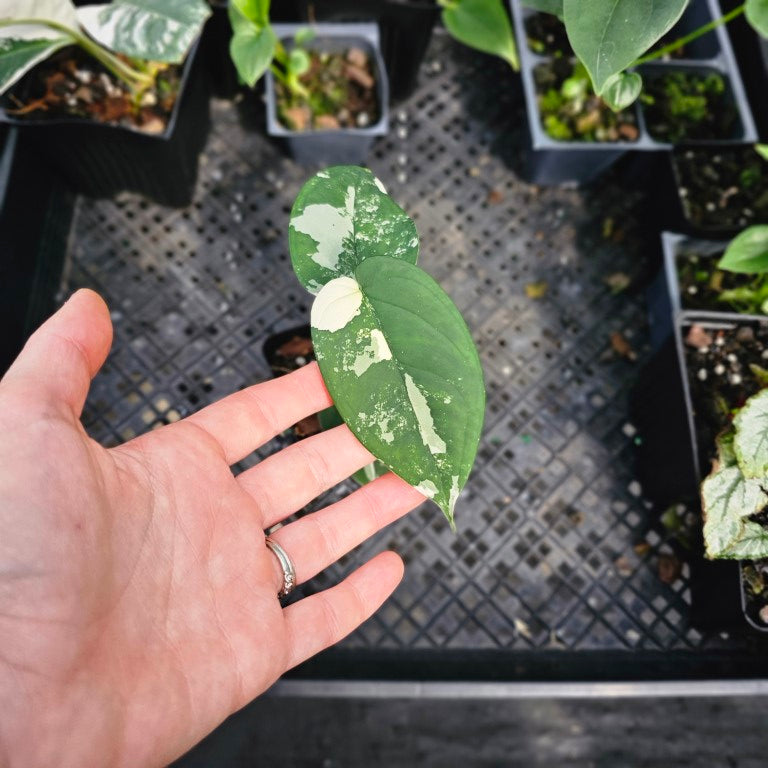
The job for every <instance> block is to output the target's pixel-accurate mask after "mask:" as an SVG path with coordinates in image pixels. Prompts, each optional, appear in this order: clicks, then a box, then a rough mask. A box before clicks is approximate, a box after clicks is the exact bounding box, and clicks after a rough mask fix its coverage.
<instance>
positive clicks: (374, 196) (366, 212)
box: [288, 165, 419, 293]
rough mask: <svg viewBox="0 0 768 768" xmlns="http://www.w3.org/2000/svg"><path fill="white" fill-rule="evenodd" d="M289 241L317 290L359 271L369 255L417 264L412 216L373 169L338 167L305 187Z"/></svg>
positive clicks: (305, 280)
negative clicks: (330, 281) (329, 282)
mask: <svg viewBox="0 0 768 768" xmlns="http://www.w3.org/2000/svg"><path fill="white" fill-rule="evenodd" d="M288 245H289V248H290V251H291V261H292V262H293V269H294V271H295V272H296V275H297V277H298V278H299V280H300V281H301V283H302V285H303V286H304V287H305V288H306V289H307V290H308V291H310V292H311V293H317V292H318V291H319V290H320V289H321V288H322V287H323V286H324V285H325V284H326V283H327V282H328V281H329V280H333V279H334V278H336V277H340V276H341V275H347V276H352V275H354V271H355V268H356V267H357V265H358V264H360V263H361V262H362V261H363V259H367V258H369V257H371V256H390V257H392V258H395V259H404V260H406V261H409V262H410V263H412V264H415V263H416V259H417V258H418V255H419V238H418V235H417V234H416V226H415V225H414V223H413V222H412V221H411V219H410V218H409V217H408V215H407V214H406V213H405V212H404V211H403V209H402V208H400V206H399V205H397V204H396V203H395V202H394V201H393V200H392V198H390V197H389V195H387V194H386V192H385V191H384V187H383V185H382V184H381V182H380V181H379V180H378V179H377V178H376V177H375V176H374V175H373V174H372V173H371V172H370V171H369V170H368V169H367V168H359V167H357V166H347V165H344V166H335V167H332V168H326V169H325V170H324V171H320V172H319V173H317V174H315V176H313V177H312V178H311V179H310V180H309V181H307V183H306V184H304V186H303V187H302V188H301V191H300V192H299V194H298V197H297V198H296V201H295V202H294V204H293V209H292V210H291V221H290V226H289V228H288Z"/></svg>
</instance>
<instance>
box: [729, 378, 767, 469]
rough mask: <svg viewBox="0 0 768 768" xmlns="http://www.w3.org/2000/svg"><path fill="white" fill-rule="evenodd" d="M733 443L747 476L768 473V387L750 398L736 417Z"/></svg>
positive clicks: (741, 466)
mask: <svg viewBox="0 0 768 768" xmlns="http://www.w3.org/2000/svg"><path fill="white" fill-rule="evenodd" d="M733 426H734V428H735V430H736V436H735V438H734V440H733V447H734V450H735V451H736V458H737V459H738V462H739V467H740V468H741V471H742V472H743V473H744V477H754V478H757V479H760V480H763V481H765V478H766V477H768V389H764V390H762V391H761V392H758V393H757V394H756V395H753V396H752V397H750V398H749V400H747V402H746V403H745V405H744V407H743V408H742V409H741V410H740V411H739V412H738V413H737V414H736V418H735V419H734V420H733Z"/></svg>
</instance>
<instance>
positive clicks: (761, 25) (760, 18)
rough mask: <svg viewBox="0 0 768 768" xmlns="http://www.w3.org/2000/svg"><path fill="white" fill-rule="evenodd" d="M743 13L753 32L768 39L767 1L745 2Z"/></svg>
mask: <svg viewBox="0 0 768 768" xmlns="http://www.w3.org/2000/svg"><path fill="white" fill-rule="evenodd" d="M744 13H745V14H746V17H747V21H748V22H749V23H750V25H751V26H752V28H753V29H754V30H755V32H757V34H758V35H761V36H762V37H768V0H747V2H746V3H745V7H744Z"/></svg>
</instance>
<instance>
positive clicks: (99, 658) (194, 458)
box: [0, 290, 424, 768]
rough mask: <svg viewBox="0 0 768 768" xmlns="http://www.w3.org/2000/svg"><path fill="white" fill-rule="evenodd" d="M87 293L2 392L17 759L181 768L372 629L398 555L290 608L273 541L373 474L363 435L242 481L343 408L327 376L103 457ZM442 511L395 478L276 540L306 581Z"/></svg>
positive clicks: (294, 380) (228, 402) (1, 511)
mask: <svg viewBox="0 0 768 768" xmlns="http://www.w3.org/2000/svg"><path fill="white" fill-rule="evenodd" d="M111 339H112V328H111V324H110V320H109V315H108V312H107V309H106V306H105V305H104V302H103V301H102V300H101V299H100V298H99V297H98V296H97V295H96V294H94V293H93V292H91V291H86V290H83V291H79V292H78V293H76V294H75V295H74V296H73V297H72V298H71V299H70V301H69V302H68V303H67V304H66V305H65V306H64V307H63V308H62V309H61V310H60V311H59V312H58V313H57V314H56V315H54V316H53V317H52V318H51V319H50V320H49V321H48V322H47V323H45V325H43V326H42V327H41V329H40V330H38V331H37V333H35V334H34V335H33V336H32V338H31V339H30V340H29V342H28V344H27V346H26V347H25V348H24V350H23V352H22V353H21V355H20V356H19V358H18V359H17V360H16V362H15V363H14V365H13V366H12V367H11V368H10V369H9V371H8V373H7V374H6V376H5V378H3V380H2V382H0V435H2V444H0V526H1V527H0V530H1V531H2V534H0V707H1V709H0V711H2V717H0V764H2V765H9V766H12V765H23V766H25V767H27V766H38V765H40V766H43V765H44V766H51V765H56V766H60V767H61V768H63V767H64V766H68V765H76V766H92V765H130V766H132V767H133V766H155V765H164V764H166V763H167V762H169V761H170V760H172V759H173V758H175V757H177V756H178V755H180V754H182V753H183V752H184V751H185V750H187V749H188V748H189V747H191V746H192V745H193V744H194V743H196V742H197V741H198V740H200V739H201V738H202V737H203V736H204V735H205V734H206V733H208V732H209V731H211V730H212V729H213V728H214V727H215V726H216V725H217V724H218V723H220V722H221V721H222V720H223V719H224V718H225V717H227V716H228V715H229V714H230V713H232V712H234V711H235V710H237V709H239V708H240V707H242V706H244V705H245V704H246V703H247V702H248V701H250V700H251V699H253V698H254V697H256V696H257V695H258V694H259V693H261V692H262V691H264V690H265V689H266V688H268V687H269V686H270V685H271V684H272V683H273V682H274V681H275V680H277V678H278V677H279V676H280V675H281V674H282V673H283V672H284V671H285V670H287V669H289V668H290V667H293V666H295V665H296V664H298V663H300V662H301V661H303V660H304V659H306V658H308V657H309V656H312V655H313V654H315V653H317V652H318V651H320V650H322V649H323V648H326V647H327V646H329V645H331V644H333V643H335V642H336V641H338V640H339V639H341V638H342V637H343V636H344V635H346V634H347V633H349V632H350V631H352V630H353V629H355V628H356V627H357V626H358V625H359V624H360V623H362V622H363V621H364V620H365V619H366V618H367V617H368V616H370V615H371V614H372V613H373V612H374V611H375V610H376V609H377V608H378V607H379V606H380V605H381V603H382V602H383V601H384V600H385V599H386V598H387V597H388V596H389V595H390V594H391V592H392V591H393V590H394V588H395V587H396V585H397V584H398V582H399V580H400V578H401V576H402V568H403V566H402V561H401V560H400V558H399V557H398V556H397V555H396V554H394V553H391V552H385V553H382V554H380V555H379V556H377V557H375V558H373V559H372V560H371V561H370V562H368V563H367V564H366V565H364V566H363V567H361V568H360V569H359V570H358V571H356V572H355V573H353V574H352V575H351V576H349V577H348V578H347V579H346V580H345V581H344V582H342V583H341V584H339V585H338V586H335V587H333V588H332V589H329V590H327V591H325V592H323V593H320V594H316V595H313V596H310V597H307V598H305V599H303V600H300V601H298V602H296V603H295V604H293V605H290V606H288V607H286V608H282V607H281V605H280V602H279V601H278V599H277V592H278V590H279V588H280V587H281V586H282V583H283V571H282V569H281V567H280V565H279V563H278V561H277V558H276V557H275V555H274V554H273V553H272V552H271V551H269V550H268V549H267V547H266V546H265V536H264V530H265V529H267V528H269V527H271V526H273V525H275V524H276V523H278V522H279V521H281V520H283V519H284V518H286V517H287V516H289V515H290V514H291V513H293V512H294V511H296V510H297V509H300V508H301V507H302V506H303V505H305V504H306V503H307V502H309V501H310V500H311V499H312V498H314V497H315V496H317V495H318V494H320V493H321V492H322V491H324V490H326V489H328V488H330V487H332V486H333V485H335V484H336V483H338V482H339V481H341V480H342V479H343V478H345V477H347V476H348V475H350V474H351V473H352V472H354V471H356V470H357V469H359V468H360V467H362V466H364V465H366V464H367V463H369V462H370V461H372V456H371V454H369V453H368V452H367V451H366V450H365V449H364V448H363V447H362V446H361V445H360V443H358V442H357V440H356V439H355V438H354V437H353V435H352V433H351V432H350V431H349V430H348V428H347V427H346V426H341V427H337V428H336V429H333V430H331V431H329V432H325V433H322V434H320V435H316V436H314V437H310V438H308V439H306V440H304V441H302V442H300V443H297V444H295V445H292V446H291V447H289V448H286V449H285V450H283V451H281V452H280V453H278V454H276V455H274V456H271V457H269V458H267V459H265V460H264V461H262V462H261V463H260V464H258V465H257V466H255V467H253V468H251V469H248V470H247V471H245V472H243V473H241V474H240V475H238V476H237V477H234V476H233V474H232V471H231V469H230V466H231V465H232V464H234V463H235V462H237V461H239V460H240V459H242V458H244V457H245V456H246V455H248V454H249V453H250V452H251V451H253V450H254V449H255V448H257V447H258V446H260V445H261V444H263V443H265V442H266V441H267V440H269V439H270V438H272V437H273V436H275V435H276V434H279V433H280V432H282V431H283V430H284V429H286V428H287V427H289V426H290V425H291V424H293V423H295V422H296V421H298V420H299V419H301V418H303V417H304V416H307V415H309V414H311V413H314V412H316V411H319V410H320V409H322V408H325V407H327V406H328V405H330V403H331V400H330V397H329V395H328V393H327V391H326V389H325V386H324V385H323V383H322V379H321V377H320V373H319V370H318V368H317V366H316V365H314V364H312V365H309V366H307V367H305V368H303V369H301V370H299V371H297V372H295V373H293V374H290V375H288V376H285V377H283V378H280V379H276V380H274V381H270V382H266V383H264V384H258V385H256V386H253V387H250V388H249V389H246V390H243V391H241V392H238V393H236V394H233V395H230V396H229V397H226V398H224V399H223V400H220V401H219V402H217V403H214V404H213V405H210V406H208V407H206V408H204V409H202V410H201V411H199V412H197V413H196V414H194V415H192V416H190V417H188V418H186V419H184V420H182V421H179V422H177V423H174V424H171V425H168V426H165V427H162V428H161V429H158V430H156V431H153V432H150V433H148V434H146V435H142V436H141V437H138V438H136V439H134V440H131V441H130V442H128V443H125V444H124V445H121V446H119V447H118V448H113V449H109V450H108V449H105V448H103V447H101V446H100V445H98V444H97V443H95V442H94V441H93V440H92V439H90V438H89V437H88V436H87V435H86V433H85V430H84V429H83V427H82V425H81V423H80V414H81V411H82V407H83V404H84V402H85V398H86V395H87V392H88V388H89V384H90V379H91V378H92V377H93V376H94V375H95V374H96V372H97V371H98V369H99V367H100V366H101V364H102V363H103V361H104V359H105V358H106V355H107V352H108V350H109V347H110V344H111ZM423 500H424V497H423V496H421V494H419V493H418V492H417V491H416V490H414V489H413V488H412V487H411V486H409V485H407V484H406V483H405V482H403V481H402V480H400V479H399V478H397V477H395V476H394V475H392V474H389V475H387V476H385V477H382V478H380V479H378V480H376V481H375V482H373V483H371V484H369V485H367V486H365V487H363V488H361V489H360V490H358V491H356V492H354V493H353V494H351V495H350V496H348V497H347V498H345V499H343V500H342V501H339V502H337V503H336V504H333V505H331V506H329V507H327V508H325V509H322V510H320V511H318V512H315V513H314V514H311V515H308V516H305V517H303V518H301V519H300V520H297V521H295V522H293V523H290V524H289V525H286V526H284V527H283V528H281V529H279V530H278V531H277V532H276V533H275V534H273V538H274V539H275V540H276V541H277V542H278V543H279V544H280V545H281V546H282V547H283V548H284V549H285V551H286V552H287V553H288V554H289V555H290V557H291V559H292V560H293V562H294V564H295V567H296V571H297V580H298V582H302V581H305V580H306V579H308V578H310V577H312V576H313V575H315V574H316V573H318V572H319V571H320V570H322V569H323V568H325V567H326V566H328V565H329V564H331V563H332V562H334V561H335V560H336V559H337V558H338V557H340V556H341V555H342V554H343V553H345V552H347V551H349V550H350V549H352V548H353V547H354V546H356V545H357V544H358V543H360V542H362V541H363V540H365V539H366V538H367V537H369V536H370V535H371V534H373V533H374V532H376V531H378V530H379V529H380V528H382V527H383V526H385V525H387V524H388V523H390V522H392V521H393V520H395V519H397V518H398V517H400V516H401V515H403V514H405V513H406V512H407V511H408V510H410V509H412V508H413V507H415V506H416V505H418V504H419V503H421V502H422V501H423Z"/></svg>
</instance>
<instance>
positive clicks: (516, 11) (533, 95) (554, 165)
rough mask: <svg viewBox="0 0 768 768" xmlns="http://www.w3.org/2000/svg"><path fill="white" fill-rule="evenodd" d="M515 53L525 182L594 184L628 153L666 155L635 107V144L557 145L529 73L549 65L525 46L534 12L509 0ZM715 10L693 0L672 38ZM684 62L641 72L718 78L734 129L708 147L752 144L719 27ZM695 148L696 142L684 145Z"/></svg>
mask: <svg viewBox="0 0 768 768" xmlns="http://www.w3.org/2000/svg"><path fill="white" fill-rule="evenodd" d="M510 3H511V8H512V17H513V20H514V26H515V32H516V37H517V43H518V49H519V54H520V66H521V76H522V81H523V89H524V92H525V101H526V112H527V116H528V125H529V132H530V142H529V144H528V147H527V149H528V154H529V158H528V162H527V179H528V180H529V181H532V182H534V183H537V184H561V183H566V182H571V183H575V184H587V183H589V182H590V181H593V180H594V179H595V178H597V177H598V176H599V175H600V174H601V173H603V172H604V171H605V170H606V169H607V168H609V167H610V166H612V165H613V164H614V163H615V162H616V161H617V160H618V159H619V158H620V157H622V156H623V155H625V154H626V153H627V152H629V151H642V152H658V151H663V150H669V149H670V148H671V147H672V144H670V143H669V142H666V141H659V140H657V139H655V138H653V137H652V136H651V135H650V134H649V132H648V129H647V127H646V122H645V117H644V114H643V109H642V107H641V106H638V105H637V104H636V105H634V106H633V107H632V109H634V111H635V115H636V119H637V127H638V138H637V140H635V141H621V142H600V143H598V142H583V141H581V142H580V141H558V140H556V139H553V138H552V137H551V136H550V135H549V134H548V133H547V132H546V131H545V130H544V128H543V126H542V122H541V118H540V115H539V110H538V103H537V89H536V82H535V76H534V72H535V70H536V68H537V67H540V66H542V65H548V64H550V63H551V62H552V59H551V58H548V57H546V56H541V55H539V54H537V53H535V52H533V51H532V50H531V49H530V47H529V45H528V41H527V37H526V32H525V20H526V19H527V18H528V17H529V16H530V15H531V14H532V13H534V12H533V11H531V10H530V9H526V8H524V7H523V4H522V0H510ZM719 15H720V10H719V7H718V5H717V2H716V0H693V3H692V4H691V6H690V8H689V9H688V10H687V11H686V13H685V14H684V15H683V17H682V19H681V20H680V22H679V24H678V25H676V26H675V36H677V34H678V33H679V34H680V35H682V34H685V33H686V32H687V31H690V30H693V29H696V28H697V27H699V26H700V25H701V24H703V23H706V22H707V21H709V20H711V19H713V18H717V17H718V16H719ZM686 56H687V57H688V58H686V59H680V60H677V61H674V62H673V61H658V62H653V63H650V64H647V65H645V66H644V67H643V73H644V75H646V76H648V77H654V76H661V75H663V73H664V72H667V71H673V70H675V69H685V70H688V71H691V70H699V69H703V70H705V71H716V72H718V73H719V74H721V75H722V76H723V77H724V78H725V80H726V83H727V84H728V87H729V90H730V93H731V94H732V97H733V103H734V105H735V107H736V111H737V113H738V118H739V126H738V127H737V128H736V129H734V132H733V134H732V135H731V136H727V137H722V140H721V139H719V138H718V139H717V141H714V142H710V143H715V144H719V145H729V144H744V143H753V142H754V141H755V140H756V139H757V131H756V129H755V124H754V120H753V118H752V113H751V110H750V107H749V102H748V101H747V98H746V95H745V92H744V87H743V84H742V82H741V77H740V74H739V71H738V67H737V66H736V61H735V59H734V56H733V51H732V49H731V46H730V42H729V40H728V36H727V34H726V33H725V31H724V30H723V29H722V27H718V28H716V29H715V30H714V31H713V32H712V33H711V34H710V35H708V36H706V37H704V38H702V39H701V40H699V41H696V42H695V43H694V44H692V45H691V46H689V48H688V49H687V50H686ZM686 143H697V142H686Z"/></svg>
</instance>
